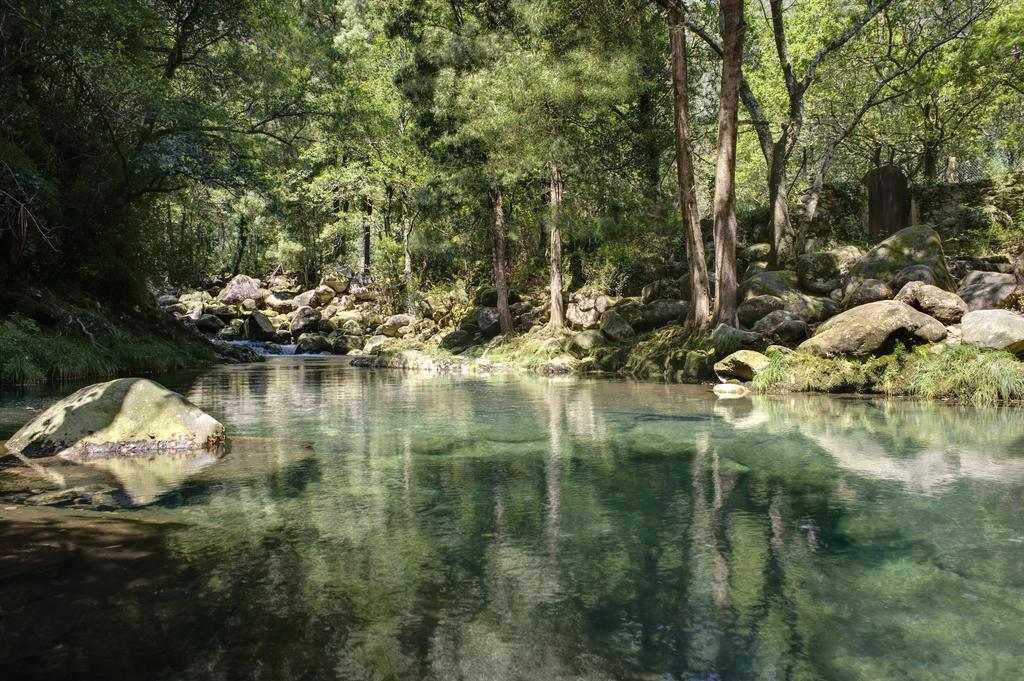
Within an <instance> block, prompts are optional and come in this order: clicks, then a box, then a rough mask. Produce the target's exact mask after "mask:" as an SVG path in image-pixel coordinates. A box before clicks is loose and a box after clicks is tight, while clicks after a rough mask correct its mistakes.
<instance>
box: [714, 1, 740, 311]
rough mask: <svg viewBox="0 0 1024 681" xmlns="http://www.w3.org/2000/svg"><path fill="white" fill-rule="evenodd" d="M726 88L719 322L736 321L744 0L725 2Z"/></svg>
mask: <svg viewBox="0 0 1024 681" xmlns="http://www.w3.org/2000/svg"><path fill="white" fill-rule="evenodd" d="M721 8H722V50H723V56H722V87H721V94H720V95H719V102H718V158H717V163H716V165H715V282H716V290H715V315H714V318H715V322H716V323H724V324H729V325H730V326H737V325H738V321H737V319H736V127H737V112H738V109H739V100H740V78H741V68H742V61H743V31H744V28H745V24H744V21H743V0H722V1H721Z"/></svg>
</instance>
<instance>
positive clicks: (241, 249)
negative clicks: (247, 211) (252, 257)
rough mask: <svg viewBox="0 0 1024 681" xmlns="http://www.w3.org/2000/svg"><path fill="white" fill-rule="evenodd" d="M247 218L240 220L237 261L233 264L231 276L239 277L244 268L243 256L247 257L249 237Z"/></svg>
mask: <svg viewBox="0 0 1024 681" xmlns="http://www.w3.org/2000/svg"><path fill="white" fill-rule="evenodd" d="M245 222H246V220H245V216H244V215H243V216H241V217H239V218H238V250H237V251H235V261H234V262H233V263H232V264H231V276H233V277H234V276H237V275H238V272H239V271H240V270H241V268H242V256H243V255H245V242H246V241H247V240H248V235H247V233H246V231H245Z"/></svg>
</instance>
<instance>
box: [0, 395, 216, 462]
mask: <svg viewBox="0 0 1024 681" xmlns="http://www.w3.org/2000/svg"><path fill="white" fill-rule="evenodd" d="M223 442H224V426H222V425H221V424H220V422H219V421H217V420H216V419H214V418H213V417H212V416H210V415H209V414H207V413H205V412H204V411H202V410H201V409H199V407H197V406H195V405H194V404H192V403H191V402H189V401H188V400H186V399H185V398H184V397H182V396H181V395H179V394H178V393H175V392H171V391H170V390H168V389H167V388H164V387H163V386H161V385H159V384H157V383H154V382H153V381H150V380H147V379H144V378H120V379H117V380H114V381H109V382H107V383H97V384H95V385H90V386H88V387H86V388H82V389H81V390H79V391H77V392H75V393H73V394H71V395H69V396H68V397H66V398H64V399H63V400H60V401H59V402H57V403H56V404H54V405H53V406H51V407H50V408H49V409H47V410H46V411H44V412H43V413H41V414H39V415H38V416H37V417H36V418H34V419H32V420H31V421H30V422H29V423H27V424H26V425H25V426H23V427H22V428H21V430H19V431H18V432H17V433H15V434H14V436H13V437H11V439H10V440H8V441H7V445H6V446H7V448H8V449H10V450H11V451H17V452H21V453H23V454H25V455H26V456H48V455H59V456H62V457H65V458H91V457H103V456H125V455H134V454H143V453H151V452H154V451H160V450H190V449H203V448H212V447H216V446H219V445H221V444H223Z"/></svg>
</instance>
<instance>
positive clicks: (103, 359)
mask: <svg viewBox="0 0 1024 681" xmlns="http://www.w3.org/2000/svg"><path fill="white" fill-rule="evenodd" d="M75 312H76V315H75V317H74V319H75V322H74V323H69V324H64V325H61V326H60V327H52V328H51V327H41V326H40V325H39V324H37V323H36V322H35V321H34V320H33V319H30V318H28V317H25V316H23V315H20V314H12V315H10V316H9V317H7V318H0V385H6V386H14V385H25V384H31V383H41V382H43V381H53V382H58V383H59V382H64V381H73V380H79V379H86V378H98V379H101V378H110V377H112V376H117V375H124V374H149V373H162V372H168V371H176V370H179V369H183V368H186V367H189V366H197V365H201V364H207V363H210V362H212V361H213V360H214V355H213V352H212V350H207V349H205V348H200V347H198V346H196V347H192V346H191V345H190V346H188V347H183V346H181V345H179V344H177V343H175V342H173V341H171V340H167V339H163V338H159V337H155V336H149V335H146V334H145V333H144V332H143V331H139V330H129V329H128V328H126V326H125V325H122V324H120V323H118V322H117V321H115V320H114V319H111V318H110V317H108V316H106V315H105V314H104V313H103V312H101V311H97V310H76V311H75Z"/></svg>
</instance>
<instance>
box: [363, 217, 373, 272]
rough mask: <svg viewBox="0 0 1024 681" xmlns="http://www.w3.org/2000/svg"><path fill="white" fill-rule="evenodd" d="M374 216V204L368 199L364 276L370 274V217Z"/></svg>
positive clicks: (364, 244)
mask: <svg viewBox="0 0 1024 681" xmlns="http://www.w3.org/2000/svg"><path fill="white" fill-rule="evenodd" d="M372 215H373V202H372V201H370V199H366V214H365V215H364V216H363V274H369V273H370V217H371V216H372Z"/></svg>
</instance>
